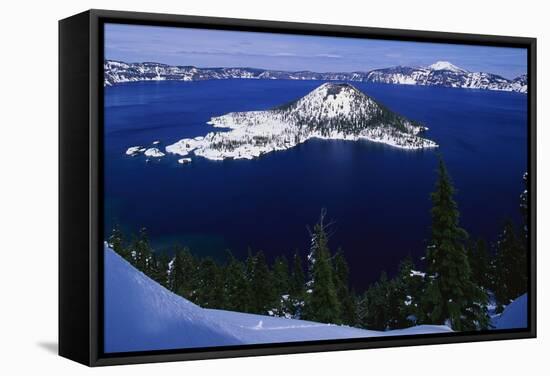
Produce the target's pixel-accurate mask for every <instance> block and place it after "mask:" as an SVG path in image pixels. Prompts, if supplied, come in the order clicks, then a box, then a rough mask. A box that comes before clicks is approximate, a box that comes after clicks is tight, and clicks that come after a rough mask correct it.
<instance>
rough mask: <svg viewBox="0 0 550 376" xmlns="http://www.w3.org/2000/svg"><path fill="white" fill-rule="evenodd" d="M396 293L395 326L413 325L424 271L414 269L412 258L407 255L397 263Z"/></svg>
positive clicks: (416, 316)
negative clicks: (396, 310) (396, 312)
mask: <svg viewBox="0 0 550 376" xmlns="http://www.w3.org/2000/svg"><path fill="white" fill-rule="evenodd" d="M396 284H397V289H396V291H397V295H398V302H399V309H398V312H399V314H398V318H397V320H396V323H397V327H399V328H405V327H408V326H411V325H415V324H416V322H417V318H418V316H419V310H420V299H421V296H422V289H423V287H424V273H422V272H419V271H417V270H415V265H414V263H413V261H412V258H411V257H410V256H408V257H407V258H405V260H403V261H402V262H401V264H400V265H399V274H398V276H397V283H396Z"/></svg>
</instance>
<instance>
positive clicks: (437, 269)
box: [422, 159, 488, 330]
mask: <svg viewBox="0 0 550 376" xmlns="http://www.w3.org/2000/svg"><path fill="white" fill-rule="evenodd" d="M454 193H455V189H454V187H453V185H452V183H451V180H450V177H449V175H448V173H447V169H446V167H445V164H444V163H443V160H441V159H440V161H439V168H438V181H437V184H436V189H435V192H433V193H432V202H433V207H432V239H431V244H430V246H429V247H428V249H427V255H426V260H427V267H428V275H427V287H426V289H425V291H424V295H423V298H422V321H424V322H425V323H432V324H438V325H442V324H448V325H450V326H451V327H452V328H453V329H454V330H475V329H480V328H481V329H483V328H486V327H487V325H488V316H487V310H486V307H485V305H486V303H487V295H486V294H485V293H484V292H483V291H482V290H481V289H480V288H479V287H478V286H477V285H476V284H475V283H474V282H473V281H472V277H471V269H470V265H469V263H468V257H467V255H466V251H465V249H464V245H463V242H464V241H465V240H466V239H467V237H468V234H467V233H466V231H465V230H464V229H462V228H461V227H460V226H459V211H458V208H457V204H456V202H455V201H454V198H453V196H454Z"/></svg>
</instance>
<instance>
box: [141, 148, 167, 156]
mask: <svg viewBox="0 0 550 376" xmlns="http://www.w3.org/2000/svg"><path fill="white" fill-rule="evenodd" d="M143 154H145V156H146V157H153V158H161V157H164V156H165V154H164V153H163V152H162V151H160V150H159V149H158V148H149V149H147V150H145V152H144V153H143Z"/></svg>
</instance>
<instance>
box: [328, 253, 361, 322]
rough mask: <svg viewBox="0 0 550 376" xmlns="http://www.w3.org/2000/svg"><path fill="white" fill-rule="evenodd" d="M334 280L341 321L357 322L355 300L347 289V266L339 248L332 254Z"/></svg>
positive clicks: (353, 295)
mask: <svg viewBox="0 0 550 376" xmlns="http://www.w3.org/2000/svg"><path fill="white" fill-rule="evenodd" d="M333 265H334V277H335V278H334V281H335V285H336V295H337V297H338V301H339V302H340V306H341V322H342V324H345V325H350V326H353V325H355V324H356V323H357V302H356V298H355V294H353V293H352V292H351V291H350V289H349V267H348V263H347V261H346V259H345V257H344V254H343V252H342V250H341V249H339V250H338V252H337V253H336V255H334V261H333Z"/></svg>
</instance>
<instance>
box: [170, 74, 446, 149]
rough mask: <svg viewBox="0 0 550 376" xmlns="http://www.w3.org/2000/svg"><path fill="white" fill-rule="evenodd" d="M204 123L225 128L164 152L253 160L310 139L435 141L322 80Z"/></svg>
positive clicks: (348, 89)
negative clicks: (280, 101) (279, 100)
mask: <svg viewBox="0 0 550 376" xmlns="http://www.w3.org/2000/svg"><path fill="white" fill-rule="evenodd" d="M208 124H210V125H212V126H213V127H215V128H225V129H227V128H228V129H229V131H220V132H210V133H208V134H207V135H206V136H204V137H196V138H185V139H182V140H180V141H178V142H176V143H174V144H172V145H168V146H166V151H167V152H168V153H172V154H177V155H179V156H182V157H184V156H187V155H189V153H191V152H193V153H194V155H196V156H200V157H203V158H207V159H210V160H223V159H227V158H233V159H253V158H257V157H259V156H261V155H263V154H266V153H270V152H272V151H277V150H286V149H290V148H292V147H294V146H296V145H299V144H301V143H303V142H305V141H307V140H309V139H312V138H318V139H327V140H349V141H357V140H368V141H372V142H379V143H383V144H386V145H390V146H393V147H396V148H401V149H410V150H414V149H425V148H434V147H437V146H438V145H437V144H436V143H435V142H434V141H431V140H428V139H426V138H423V137H421V136H420V134H421V133H422V132H424V131H426V130H428V128H427V127H424V126H422V125H420V124H417V123H416V122H413V121H411V120H408V119H406V118H405V117H403V116H401V115H398V114H396V113H394V112H392V111H390V110H389V109H387V108H386V107H384V106H383V105H381V104H379V103H378V102H376V101H375V100H374V99H372V98H370V97H369V96H367V95H366V94H364V93H363V92H361V91H359V90H358V89H356V88H355V87H354V86H352V85H350V84H336V83H325V84H322V85H321V86H319V87H317V88H316V89H315V90H313V91H311V92H310V93H309V94H307V95H306V96H304V97H302V98H300V99H298V100H296V101H294V102H291V103H289V104H287V105H284V106H280V107H276V108H273V109H271V110H267V111H248V112H231V113H228V114H226V115H222V116H218V117H213V118H211V119H210V121H209V122H208Z"/></svg>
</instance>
